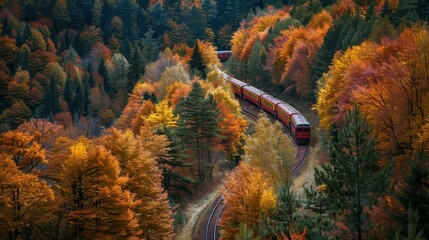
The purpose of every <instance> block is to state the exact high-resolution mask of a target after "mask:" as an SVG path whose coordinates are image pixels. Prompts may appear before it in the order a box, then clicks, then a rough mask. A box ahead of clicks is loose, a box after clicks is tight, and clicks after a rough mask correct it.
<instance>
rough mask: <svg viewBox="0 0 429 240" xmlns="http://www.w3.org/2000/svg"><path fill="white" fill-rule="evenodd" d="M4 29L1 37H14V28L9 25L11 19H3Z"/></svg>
mask: <svg viewBox="0 0 429 240" xmlns="http://www.w3.org/2000/svg"><path fill="white" fill-rule="evenodd" d="M2 26H3V28H2V31H1V35H0V36H12V35H11V34H12V27H11V26H10V24H9V17H7V16H6V17H5V18H4V19H3V24H2Z"/></svg>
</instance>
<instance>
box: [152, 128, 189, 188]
mask: <svg viewBox="0 0 429 240" xmlns="http://www.w3.org/2000/svg"><path fill="white" fill-rule="evenodd" d="M157 133H158V134H165V135H166V136H167V138H168V141H169V143H170V145H169V146H168V147H169V150H168V154H169V155H170V156H171V157H170V158H164V159H162V160H161V162H160V163H161V165H162V185H163V187H164V189H165V191H167V192H168V193H171V191H173V190H178V191H185V192H190V191H191V190H190V187H189V186H190V185H191V184H193V183H195V180H194V179H192V178H189V177H187V176H185V175H184V174H182V173H181V172H183V169H184V168H189V167H191V166H192V164H189V163H187V162H186V159H187V158H189V156H188V155H187V154H186V152H185V149H183V147H182V142H181V141H180V139H179V138H178V137H177V136H176V135H175V132H174V130H172V129H171V128H168V127H166V128H164V129H161V128H159V129H157Z"/></svg>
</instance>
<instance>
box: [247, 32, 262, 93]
mask: <svg viewBox="0 0 429 240" xmlns="http://www.w3.org/2000/svg"><path fill="white" fill-rule="evenodd" d="M262 54H263V46H262V42H261V40H259V39H257V40H256V42H255V43H254V44H253V47H252V52H251V53H250V56H249V61H248V62H247V69H248V71H249V73H248V77H249V83H250V84H252V85H254V86H257V87H258V88H261V77H262V64H263V62H262V61H261V60H262Z"/></svg>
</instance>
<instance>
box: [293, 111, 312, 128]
mask: <svg viewBox="0 0 429 240" xmlns="http://www.w3.org/2000/svg"><path fill="white" fill-rule="evenodd" d="M292 122H293V123H294V125H295V126H300V127H310V123H309V122H308V121H307V119H306V118H305V117H304V115H302V114H301V113H300V114H294V115H292Z"/></svg>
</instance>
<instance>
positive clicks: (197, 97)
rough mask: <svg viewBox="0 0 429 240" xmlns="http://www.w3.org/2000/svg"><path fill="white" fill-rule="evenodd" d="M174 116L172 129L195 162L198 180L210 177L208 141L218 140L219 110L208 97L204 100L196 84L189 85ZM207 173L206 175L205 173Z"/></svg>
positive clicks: (210, 155) (211, 148) (210, 156)
mask: <svg viewBox="0 0 429 240" xmlns="http://www.w3.org/2000/svg"><path fill="white" fill-rule="evenodd" d="M175 114H178V115H179V120H178V122H177V125H178V128H177V130H176V134H177V136H179V137H181V138H182V141H183V144H184V146H185V148H186V149H187V150H188V151H189V152H190V154H192V155H193V156H194V157H195V159H196V161H197V169H198V177H199V180H200V181H201V182H203V181H205V180H206V178H207V177H211V176H210V173H211V170H212V167H213V165H211V164H212V151H213V146H212V142H211V141H212V139H213V138H215V137H219V133H220V129H218V127H217V126H218V123H219V119H218V116H219V114H220V113H219V110H218V109H217V104H216V102H215V101H214V99H213V96H212V95H209V97H208V98H204V94H203V90H202V88H201V86H200V84H199V83H197V82H195V83H194V84H193V85H192V90H191V92H190V93H189V96H188V97H187V98H182V99H181V100H180V102H179V103H178V104H177V106H176V110H175ZM207 170H208V171H209V174H207Z"/></svg>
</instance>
